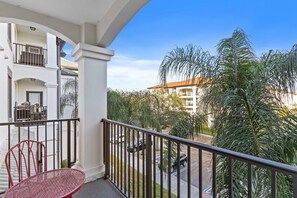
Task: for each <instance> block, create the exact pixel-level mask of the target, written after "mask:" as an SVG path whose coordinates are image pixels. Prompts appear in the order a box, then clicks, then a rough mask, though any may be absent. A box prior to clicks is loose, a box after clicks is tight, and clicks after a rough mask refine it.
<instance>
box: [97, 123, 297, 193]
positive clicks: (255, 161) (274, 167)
mask: <svg viewBox="0 0 297 198" xmlns="http://www.w3.org/2000/svg"><path fill="white" fill-rule="evenodd" d="M102 122H103V123H104V128H105V129H104V130H105V132H106V133H105V136H107V137H109V136H110V135H108V133H109V132H110V133H111V135H112V133H116V132H117V131H118V130H119V129H115V128H114V129H111V130H110V129H109V128H111V127H110V126H115V127H118V128H121V129H122V128H124V129H125V128H127V129H131V131H133V134H134V132H136V133H137V134H138V133H139V132H140V133H142V134H143V135H144V134H145V135H146V137H150V138H149V141H151V137H153V138H156V137H158V138H160V139H161V140H167V141H168V142H171V144H172V142H174V143H176V145H179V146H180V145H185V146H187V148H188V149H189V148H196V149H198V150H199V167H201V166H202V162H201V161H202V160H201V159H200V157H202V151H207V152H210V153H212V154H213V156H217V155H220V156H223V157H227V158H228V159H229V160H228V161H229V162H228V167H229V174H231V175H229V177H230V178H232V161H233V160H239V161H242V162H245V163H247V165H248V168H249V175H248V177H249V178H248V181H249V183H248V184H249V186H248V193H249V195H251V193H252V187H251V175H250V174H251V167H252V166H253V165H256V166H258V167H262V168H267V169H268V170H270V171H272V172H273V174H275V173H276V172H277V173H284V174H287V175H291V176H292V178H293V197H297V167H295V166H290V165H287V164H283V163H280V162H275V161H272V160H268V159H264V158H260V157H256V156H252V155H248V154H244V153H239V152H235V151H232V150H228V149H224V148H219V147H215V146H211V145H206V144H202V143H199V142H194V141H192V140H188V139H184V138H180V137H176V136H171V135H168V134H163V133H159V132H156V131H154V130H150V129H144V128H141V127H137V126H133V125H129V124H125V123H121V122H118V121H113V120H109V119H102ZM113 130H114V131H113ZM105 140H107V143H105V146H106V149H109V147H113V145H111V146H110V145H109V143H108V139H105ZM179 146H178V147H179ZM114 149H116V147H115V148H114ZM146 149H147V150H148V151H149V153H150V155H151V152H152V148H151V147H150V146H148V147H146ZM179 149H180V148H179ZM161 150H162V144H161ZM106 152H108V151H107V150H106ZM154 152H155V151H154ZM188 152H189V150H188ZM111 153H112V149H111ZM169 154H170V152H169V153H168V155H169ZM105 155H106V156H107V155H108V153H106V154H105ZM178 156H179V151H178ZM161 157H162V155H161ZM188 157H190V153H188ZM169 158H170V157H169ZM214 159H215V158H214ZM214 159H213V160H214ZM137 160H139V159H137ZM146 160H149V159H148V158H146ZM188 160H189V161H190V159H188ZM161 161H162V159H161ZM213 162H214V163H213V171H214V172H213V174H214V178H215V174H216V173H215V170H216V162H215V160H214V161H213ZM107 163H108V164H107V165H110V164H109V163H110V161H108V160H107ZM143 163H145V164H146V166H148V167H149V163H148V161H146V162H143ZM188 163H189V162H188ZM153 166H154V165H153ZM161 166H162V165H161ZM168 167H169V164H168ZM107 169H108V168H107ZM149 170H150V169H149ZM108 171H110V170H108ZM150 171H151V170H150ZM230 171H231V172H230ZM149 173H150V174H151V172H149ZM188 173H189V172H188ZM199 173H202V169H200V168H199ZM108 174H109V172H108ZM178 174H179V173H178ZM190 176H191V175H190V174H188V177H189V178H190ZM271 177H273V176H271ZM111 180H112V181H116V180H115V178H112V179H111ZM200 181H202V176H201V174H199V189H202V184H201V183H200ZM150 182H151V181H150ZM178 182H179V181H178ZM214 182H215V181H214ZM114 185H116V183H115V184H114ZM215 186H216V184H215V183H213V188H215ZM228 188H229V196H231V194H232V179H229V187H228ZM275 189H276V180H275V179H274V178H272V187H271V192H272V193H273V194H274V195H275V192H276V191H275ZM200 191H201V190H200ZM188 193H189V194H188V196H189V195H190V193H191V191H190V189H188ZM213 193H214V197H215V192H213ZM199 195H200V197H202V192H199Z"/></svg>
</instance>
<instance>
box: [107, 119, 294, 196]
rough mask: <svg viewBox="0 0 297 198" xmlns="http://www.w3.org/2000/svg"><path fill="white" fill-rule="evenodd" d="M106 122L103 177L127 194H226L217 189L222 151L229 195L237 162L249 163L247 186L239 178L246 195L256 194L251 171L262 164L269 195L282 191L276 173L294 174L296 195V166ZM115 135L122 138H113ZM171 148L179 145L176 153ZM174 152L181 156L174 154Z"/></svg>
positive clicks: (110, 121) (292, 177)
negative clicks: (268, 183)
mask: <svg viewBox="0 0 297 198" xmlns="http://www.w3.org/2000/svg"><path fill="white" fill-rule="evenodd" d="M102 122H103V127H104V149H105V150H104V162H105V165H106V175H105V177H106V178H107V179H109V180H110V181H111V183H112V184H113V185H114V186H115V187H116V188H117V189H118V190H120V191H121V192H122V194H123V195H124V196H126V197H147V198H150V197H164V198H165V197H189V198H190V197H200V198H201V197H220V196H222V195H221V194H218V193H217V182H218V176H217V174H218V167H217V166H218V165H219V163H220V162H219V161H218V160H217V159H218V157H224V159H225V160H226V166H227V170H228V171H227V174H226V175H225V176H224V178H225V179H226V181H227V185H226V186H225V187H226V190H225V193H226V194H227V195H226V194H225V195H226V196H227V197H234V194H233V189H234V184H233V182H234V179H235V178H236V175H234V173H233V168H234V163H238V162H240V163H242V164H243V166H244V167H245V168H246V173H247V174H246V177H247V178H246V180H245V182H246V186H244V185H243V184H241V185H242V186H241V188H243V189H245V191H246V193H247V197H254V194H253V193H254V191H255V186H254V184H255V183H254V179H255V178H254V177H253V176H255V175H254V174H253V173H254V170H255V169H258V168H261V170H262V169H263V171H266V172H265V173H267V178H269V179H270V180H269V181H271V182H270V185H268V186H266V187H265V188H264V190H267V192H269V193H270V195H271V196H270V197H279V196H278V194H277V185H278V180H277V178H278V174H280V175H281V174H284V175H286V176H290V177H291V187H292V191H291V192H292V196H290V197H297V168H296V167H293V166H289V165H285V164H281V163H278V162H274V161H270V160H266V159H262V158H258V157H254V156H250V155H246V154H242V153H238V152H234V151H230V150H227V149H222V148H217V147H214V146H209V145H205V144H201V143H197V142H194V141H190V140H186V139H182V138H178V137H174V136H170V135H166V134H162V133H158V132H155V131H152V130H148V129H143V128H139V127H135V126H131V125H127V124H123V123H120V122H116V121H112V120H107V119H104V120H102ZM123 136H124V138H123ZM115 137H121V139H118V140H115V139H114V138H115ZM144 139H145V140H144ZM144 142H145V144H144ZM173 148H174V149H173ZM172 150H176V154H173V153H174V152H172ZM168 151H171V152H168ZM182 152H184V154H183V153H182ZM173 155H175V156H176V157H177V159H180V160H177V161H174V160H170V159H172V158H173V157H175V156H173ZM175 159H176V158H175ZM185 159H186V160H185ZM172 161H174V162H172ZM186 164H187V165H186ZM158 166H160V167H161V168H160V169H159V168H158ZM172 171H174V173H172ZM256 179H259V178H256ZM237 187H238V186H237ZM204 189H209V190H208V192H207V191H206V192H205V191H203V190H204Z"/></svg>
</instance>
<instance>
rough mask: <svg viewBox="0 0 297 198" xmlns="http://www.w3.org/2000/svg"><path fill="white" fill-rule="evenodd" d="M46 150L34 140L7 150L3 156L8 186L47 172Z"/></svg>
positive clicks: (20, 143) (24, 141) (25, 141)
mask: <svg viewBox="0 0 297 198" xmlns="http://www.w3.org/2000/svg"><path fill="white" fill-rule="evenodd" d="M46 157H47V153H46V148H45V146H44V144H43V143H41V142H38V141H34V140H23V141H21V142H19V143H18V144H16V145H15V146H13V147H12V148H10V149H9V151H8V152H7V154H6V156H5V165H6V169H7V173H8V178H9V184H10V186H13V185H14V182H15V181H14V180H16V179H17V181H18V182H20V181H22V180H24V179H26V178H28V177H30V176H33V175H36V174H38V173H40V172H43V171H47V162H46Z"/></svg>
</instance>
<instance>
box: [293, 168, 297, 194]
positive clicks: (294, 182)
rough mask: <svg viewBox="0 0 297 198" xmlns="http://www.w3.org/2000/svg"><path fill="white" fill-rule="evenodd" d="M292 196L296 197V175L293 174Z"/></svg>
mask: <svg viewBox="0 0 297 198" xmlns="http://www.w3.org/2000/svg"><path fill="white" fill-rule="evenodd" d="M292 176H293V198H297V175H296V174H293V175H292Z"/></svg>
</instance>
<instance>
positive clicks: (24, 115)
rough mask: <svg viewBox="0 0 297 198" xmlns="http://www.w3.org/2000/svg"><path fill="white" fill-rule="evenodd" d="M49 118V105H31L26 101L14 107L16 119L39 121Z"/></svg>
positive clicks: (20, 120)
mask: <svg viewBox="0 0 297 198" xmlns="http://www.w3.org/2000/svg"><path fill="white" fill-rule="evenodd" d="M37 120H47V107H46V106H37V105H30V103H24V104H22V105H19V106H15V107H14V121H15V122H25V121H37Z"/></svg>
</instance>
